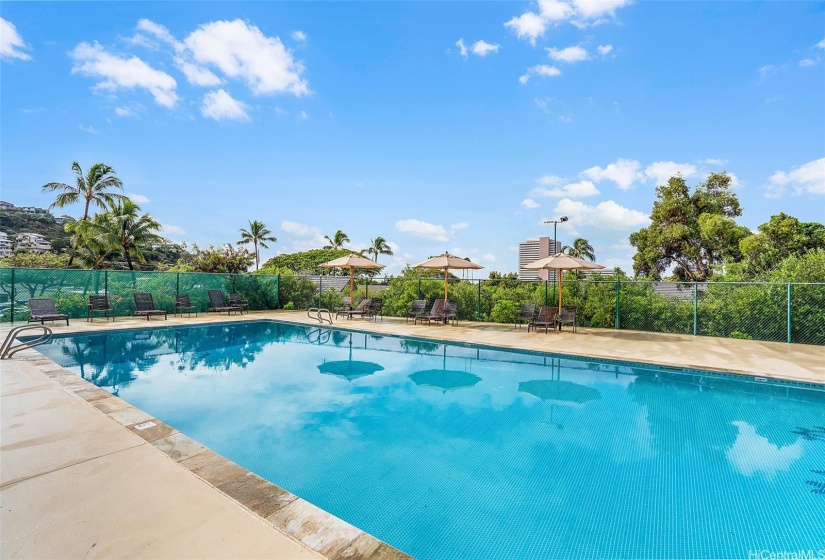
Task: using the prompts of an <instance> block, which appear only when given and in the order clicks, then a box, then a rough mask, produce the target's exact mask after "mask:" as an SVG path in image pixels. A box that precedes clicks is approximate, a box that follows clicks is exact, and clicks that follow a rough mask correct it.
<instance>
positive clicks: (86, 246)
mask: <svg viewBox="0 0 825 560" xmlns="http://www.w3.org/2000/svg"><path fill="white" fill-rule="evenodd" d="M107 218H108V214H106V213H102V214H95V216H94V217H93V218H92V219H90V220H89V219H87V220H78V221H76V222H69V223H67V224H66V225H65V228H66V231H67V232H70V233H74V238H73V239H74V242H73V245H74V248H75V252H76V253H75V254H76V256H77V257H79V258H80V261H81V262H82V263H83V266H84V267H87V268H94V269H98V270H99V269H102V268H105V267H106V264H107V263H108V262H110V261H111V260H113V259H115V258H117V257H118V256H120V254H121V253H120V246H118V245H115V244H113V243H112V242H110V241H109V240H107V239H105V238H104V237H102V236H101V233H103V232H105V231H106V230H107V227H108V225H107V223H106V220H107ZM74 256H75V255H73V257H74Z"/></svg>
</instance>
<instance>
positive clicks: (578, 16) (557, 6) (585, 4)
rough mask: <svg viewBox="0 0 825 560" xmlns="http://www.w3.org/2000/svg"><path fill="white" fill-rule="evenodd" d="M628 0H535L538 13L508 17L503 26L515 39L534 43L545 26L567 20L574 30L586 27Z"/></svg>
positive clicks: (611, 12) (604, 18) (624, 4)
mask: <svg viewBox="0 0 825 560" xmlns="http://www.w3.org/2000/svg"><path fill="white" fill-rule="evenodd" d="M631 3H632V2H631V0H572V1H560V0H538V13H536V12H533V11H528V12H524V13H523V14H521V15H520V16H515V17H513V18H511V19H510V20H509V21H507V22H506V23H505V24H504V27H507V28H510V29H512V30H513V31H514V32H515V34H516V36H517V37H518V38H519V39H526V40H528V41H530V44H531V45H535V44H536V39H538V38H539V37H541V36H542V35H544V33H545V32H546V31H547V28H548V26H549V25H551V24H552V25H559V24H561V23H563V22H564V21H569V22H570V23H572V24H573V25H575V26H577V27H580V28H581V27H588V26H590V25H597V24H599V23H602V22H604V21H606V19H607V18H608V17H613V16H615V15H616V10H618V9H619V8H622V7H624V6H629V5H630V4H631Z"/></svg>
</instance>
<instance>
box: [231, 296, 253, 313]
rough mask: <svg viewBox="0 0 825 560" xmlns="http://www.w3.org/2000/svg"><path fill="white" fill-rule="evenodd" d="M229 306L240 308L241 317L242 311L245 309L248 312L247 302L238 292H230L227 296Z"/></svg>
mask: <svg viewBox="0 0 825 560" xmlns="http://www.w3.org/2000/svg"><path fill="white" fill-rule="evenodd" d="M229 305H230V306H232V305H234V306H236V307H240V308H241V315H243V310H244V309H246V310H247V312H248V311H249V302H248V301H247V300H245V299H244V297H243V296H242V295H241V294H239V293H238V292H231V293H230V294H229Z"/></svg>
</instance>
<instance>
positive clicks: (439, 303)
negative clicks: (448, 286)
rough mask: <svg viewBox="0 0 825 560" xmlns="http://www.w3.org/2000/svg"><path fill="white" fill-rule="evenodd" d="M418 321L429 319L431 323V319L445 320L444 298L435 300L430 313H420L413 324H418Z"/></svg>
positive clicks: (428, 322)
mask: <svg viewBox="0 0 825 560" xmlns="http://www.w3.org/2000/svg"><path fill="white" fill-rule="evenodd" d="M418 321H422V322H423V321H427V324H428V325H429V324H430V322H431V321H438V322H442V321H444V300H443V299H437V300H435V301H434V302H433V306H432V307H431V308H430V314H429V315H427V314H423V315H419V316H417V317H416V318H415V320H413V324H417V323H418Z"/></svg>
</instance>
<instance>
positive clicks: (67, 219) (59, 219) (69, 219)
mask: <svg viewBox="0 0 825 560" xmlns="http://www.w3.org/2000/svg"><path fill="white" fill-rule="evenodd" d="M54 221H55V222H57V223H58V224H65V223H66V222H74V221H75V219H74V218H72V217H71V216H67V215H66V214H63V215H62V216H55V217H54Z"/></svg>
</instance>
